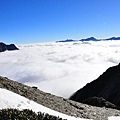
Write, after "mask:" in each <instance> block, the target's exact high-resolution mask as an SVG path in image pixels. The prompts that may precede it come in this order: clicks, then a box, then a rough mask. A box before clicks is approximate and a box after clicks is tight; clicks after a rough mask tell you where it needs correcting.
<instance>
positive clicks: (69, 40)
mask: <svg viewBox="0 0 120 120" xmlns="http://www.w3.org/2000/svg"><path fill="white" fill-rule="evenodd" d="M74 41H76V40H73V39H66V40H60V41H56V42H74Z"/></svg>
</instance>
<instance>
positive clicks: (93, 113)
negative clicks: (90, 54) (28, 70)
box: [0, 77, 120, 120]
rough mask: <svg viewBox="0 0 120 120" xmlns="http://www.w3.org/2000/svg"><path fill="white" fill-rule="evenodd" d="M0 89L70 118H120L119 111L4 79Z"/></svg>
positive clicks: (104, 119) (95, 119)
mask: <svg viewBox="0 0 120 120" xmlns="http://www.w3.org/2000/svg"><path fill="white" fill-rule="evenodd" d="M0 88H5V89H7V90H10V91H12V92H15V93H17V94H19V95H21V96H24V97H26V98H28V99H30V100H33V101H35V102H37V103H39V104H41V105H43V106H45V107H48V108H51V109H53V110H56V111H58V112H61V113H64V114H67V115H70V116H75V117H80V118H89V119H93V120H108V117H109V116H120V111H119V110H116V109H110V108H105V107H95V106H90V105H86V104H82V103H78V102H74V101H71V100H68V99H64V98H62V97H58V96H55V95H52V94H50V93H45V92H43V91H41V90H39V89H37V88H36V87H29V86H26V85H23V84H21V83H18V82H15V81H13V80H10V79H8V78H6V77H0Z"/></svg>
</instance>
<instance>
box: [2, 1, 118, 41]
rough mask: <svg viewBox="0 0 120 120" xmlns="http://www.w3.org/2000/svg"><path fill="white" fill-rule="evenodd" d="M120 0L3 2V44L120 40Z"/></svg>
mask: <svg viewBox="0 0 120 120" xmlns="http://www.w3.org/2000/svg"><path fill="white" fill-rule="evenodd" d="M119 6H120V0H0V41H3V42H6V43H33V42H46V41H57V40H64V39H82V38H87V37H91V36H94V37H96V38H108V37H112V36H120V22H119V21H120V7H119Z"/></svg>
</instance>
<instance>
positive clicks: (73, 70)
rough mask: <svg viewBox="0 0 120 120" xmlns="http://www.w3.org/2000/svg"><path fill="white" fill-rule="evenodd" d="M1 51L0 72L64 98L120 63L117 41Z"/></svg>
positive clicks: (28, 45)
mask: <svg viewBox="0 0 120 120" xmlns="http://www.w3.org/2000/svg"><path fill="white" fill-rule="evenodd" d="M17 47H18V48H19V49H20V50H17V51H5V52H1V53H0V58H1V59H0V68H1V69H0V75H1V76H5V77H8V78H10V79H12V80H15V81H18V82H21V83H24V84H26V85H29V86H37V87H38V88H39V89H41V90H43V91H45V92H49V93H52V94H55V95H58V96H62V97H64V98H69V97H70V96H71V95H72V94H73V93H74V92H75V91H76V90H78V89H80V88H82V87H83V86H84V85H86V84H87V83H88V82H91V81H93V80H95V79H96V78H97V77H99V76H100V75H101V74H102V73H103V72H104V71H106V69H107V68H109V67H111V66H114V65H117V64H119V62H120V41H98V42H93V41H92V42H70V43H56V42H49V43H33V44H19V45H17Z"/></svg>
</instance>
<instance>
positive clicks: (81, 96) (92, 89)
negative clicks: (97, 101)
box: [70, 64, 120, 108]
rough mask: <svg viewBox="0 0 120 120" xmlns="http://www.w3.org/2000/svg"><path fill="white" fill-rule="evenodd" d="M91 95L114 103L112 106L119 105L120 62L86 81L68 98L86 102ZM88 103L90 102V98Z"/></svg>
mask: <svg viewBox="0 0 120 120" xmlns="http://www.w3.org/2000/svg"><path fill="white" fill-rule="evenodd" d="M92 97H98V98H100V97H101V98H103V99H105V100H106V101H108V102H109V103H111V104H112V105H114V107H115V106H116V107H117V108H119V107H120V64H119V65H117V66H113V67H110V68H108V69H107V70H106V72H104V73H103V74H102V75H100V76H99V77H98V78H97V79H96V80H94V81H92V82H91V83H88V84H87V85H86V86H84V87H83V88H82V89H80V90H78V91H77V92H75V93H74V94H73V95H72V96H71V97H70V99H71V100H74V101H77V102H83V103H86V102H85V101H87V99H88V98H89V99H90V98H92ZM89 104H92V99H91V103H90V102H89ZM96 106H99V105H96ZM103 106H106V105H103ZM106 107H111V106H106Z"/></svg>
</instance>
